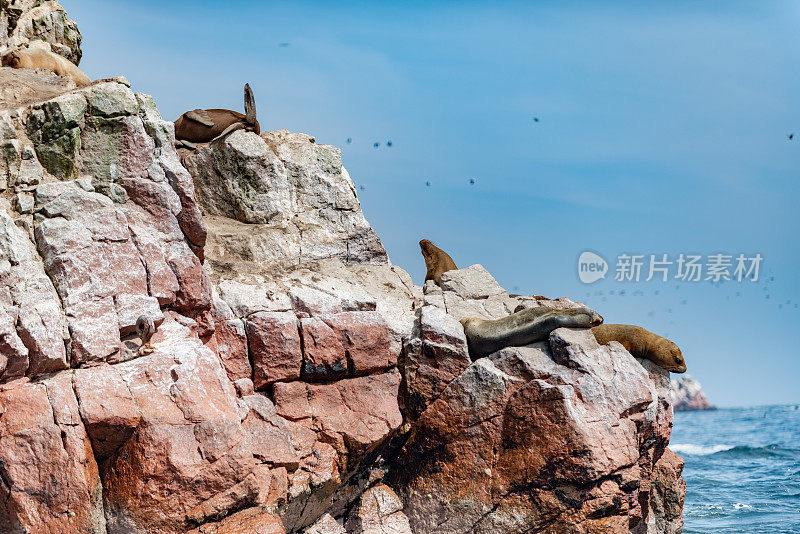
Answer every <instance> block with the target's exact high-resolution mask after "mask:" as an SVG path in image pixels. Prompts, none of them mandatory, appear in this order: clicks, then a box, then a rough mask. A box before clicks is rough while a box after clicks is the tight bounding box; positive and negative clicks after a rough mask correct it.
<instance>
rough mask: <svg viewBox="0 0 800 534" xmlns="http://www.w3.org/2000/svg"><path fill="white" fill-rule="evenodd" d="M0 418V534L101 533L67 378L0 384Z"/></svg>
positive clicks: (95, 481) (92, 468)
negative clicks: (1, 472) (1, 475)
mask: <svg viewBox="0 0 800 534" xmlns="http://www.w3.org/2000/svg"><path fill="white" fill-rule="evenodd" d="M0 413H2V417H0V458H2V459H3V462H2V464H3V468H2V471H3V482H4V483H3V484H0V531H3V532H45V533H56V532H59V533H60V532H98V531H99V532H102V531H104V530H105V519H104V517H103V503H102V497H101V491H102V489H101V487H100V478H99V476H98V470H97V464H96V463H95V460H94V456H93V455H92V448H91V445H90V443H89V438H88V436H87V435H86V432H85V430H84V427H83V425H82V424H81V421H80V418H79V417H78V414H77V402H76V400H75V397H74V395H73V394H72V388H71V381H70V374H69V372H68V371H65V372H62V373H60V374H59V375H56V376H55V377H54V378H52V379H48V380H45V381H42V382H40V383H37V384H33V383H25V382H19V381H18V382H15V383H11V384H7V385H4V386H2V387H1V388H0Z"/></svg>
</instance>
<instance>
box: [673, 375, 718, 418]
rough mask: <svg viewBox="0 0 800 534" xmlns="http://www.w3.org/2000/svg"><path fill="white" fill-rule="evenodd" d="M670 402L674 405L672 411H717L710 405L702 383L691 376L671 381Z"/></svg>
mask: <svg viewBox="0 0 800 534" xmlns="http://www.w3.org/2000/svg"><path fill="white" fill-rule="evenodd" d="M669 401H670V403H671V404H672V409H673V410H675V411H676V412H690V411H695V410H716V409H717V407H716V406H714V405H713V404H709V403H708V399H707V398H706V394H705V393H703V388H702V387H701V386H700V382H698V381H697V380H695V379H694V378H692V377H691V376H689V375H684V376H682V377H680V378H678V379H675V380H670V383H669Z"/></svg>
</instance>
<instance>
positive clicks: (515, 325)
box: [461, 306, 603, 360]
mask: <svg viewBox="0 0 800 534" xmlns="http://www.w3.org/2000/svg"><path fill="white" fill-rule="evenodd" d="M602 322H603V318H602V317H601V316H600V315H599V314H598V313H597V312H595V311H594V310H592V309H589V308H585V307H584V308H573V309H570V310H554V309H553V308H545V307H543V306H540V307H536V308H525V309H524V310H520V311H518V312H516V313H512V314H511V315H507V316H505V317H503V318H501V319H495V320H493V321H490V320H485V319H480V318H478V317H465V318H463V319H461V324H462V325H463V326H464V334H465V335H466V336H467V345H469V355H470V357H471V358H472V359H473V360H474V359H477V358H480V357H481V356H486V355H488V354H491V353H493V352H497V351H498V350H500V349H503V348H505V347H522V346H524V345H530V344H531V343H535V342H536V341H543V340H545V339H547V336H549V335H550V332H552V331H553V330H555V329H556V328H561V327H567V328H589V327H591V326H595V325H599V324H600V323H602Z"/></svg>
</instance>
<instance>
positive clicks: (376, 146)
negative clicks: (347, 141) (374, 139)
mask: <svg viewBox="0 0 800 534" xmlns="http://www.w3.org/2000/svg"><path fill="white" fill-rule="evenodd" d="M372 146H374V147H375V148H378V147H379V146H381V144H380V143H372Z"/></svg>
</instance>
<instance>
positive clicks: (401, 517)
mask: <svg viewBox="0 0 800 534" xmlns="http://www.w3.org/2000/svg"><path fill="white" fill-rule="evenodd" d="M345 527H346V528H347V532H348V533H351V534H373V533H376V534H377V533H378V532H385V533H387V534H412V531H411V525H409V523H408V518H407V517H406V515H405V514H404V513H403V503H402V501H401V500H400V498H399V497H398V496H397V494H396V493H395V492H394V491H392V488H390V487H389V486H386V485H385V484H378V485H376V486H373V487H371V488H369V489H368V490H367V491H365V492H364V493H363V494H362V495H361V500H360V502H359V503H358V505H357V506H356V507H354V508H353V510H352V511H351V512H350V516H349V518H348V519H347V523H346V524H345Z"/></svg>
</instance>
